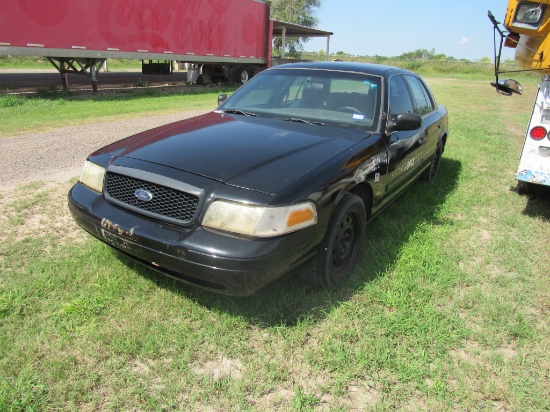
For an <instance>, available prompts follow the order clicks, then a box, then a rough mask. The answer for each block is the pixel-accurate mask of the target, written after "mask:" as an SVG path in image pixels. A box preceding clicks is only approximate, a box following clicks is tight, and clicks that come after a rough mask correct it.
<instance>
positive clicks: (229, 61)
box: [0, 0, 332, 89]
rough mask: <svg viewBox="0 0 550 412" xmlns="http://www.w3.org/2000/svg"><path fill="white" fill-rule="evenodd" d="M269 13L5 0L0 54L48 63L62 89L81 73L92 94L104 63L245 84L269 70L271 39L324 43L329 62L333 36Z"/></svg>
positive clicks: (230, 6) (153, 0)
mask: <svg viewBox="0 0 550 412" xmlns="http://www.w3.org/2000/svg"><path fill="white" fill-rule="evenodd" d="M269 9H270V6H269V2H268V1H264V0H96V1H80V0H77V1H75V0H3V1H2V7H1V8H0V54H1V55H19V56H44V57H47V58H48V59H49V60H50V62H51V63H52V64H53V65H54V66H55V67H56V68H57V69H58V70H59V72H60V73H61V74H62V79H63V80H64V86H66V73H79V74H88V75H90V76H91V77H92V83H93V85H94V89H96V88H97V78H96V75H97V72H98V71H99V69H100V67H101V66H102V65H103V63H104V62H105V59H108V58H118V59H136V60H142V62H144V64H143V68H144V73H152V72H155V73H159V72H163V71H164V72H171V67H172V62H173V61H177V62H186V63H191V64H192V65H193V66H192V69H194V70H199V71H200V75H201V79H202V80H204V81H208V80H210V79H212V78H213V79H216V78H224V79H230V80H232V81H234V82H241V83H244V82H246V81H247V80H248V78H249V77H250V76H253V75H254V74H256V73H257V72H259V71H261V70H262V69H264V68H267V67H269V66H270V65H271V64H272V61H271V58H272V56H271V46H272V39H273V36H280V37H282V38H283V41H284V39H285V37H289V36H297V37H326V38H327V53H326V55H327V56H328V54H329V53H328V52H329V50H328V47H329V40H330V36H331V35H332V33H330V32H326V31H321V30H317V29H313V28H309V27H303V26H298V25H294V24H287V23H282V22H277V21H274V20H270V18H269ZM283 49H284V48H283ZM155 60H156V61H159V62H158V63H153V61H155ZM146 62H148V63H146ZM195 73H196V72H195Z"/></svg>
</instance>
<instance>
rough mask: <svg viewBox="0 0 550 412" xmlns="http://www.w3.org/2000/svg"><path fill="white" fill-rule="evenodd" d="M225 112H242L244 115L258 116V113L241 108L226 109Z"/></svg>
mask: <svg viewBox="0 0 550 412" xmlns="http://www.w3.org/2000/svg"><path fill="white" fill-rule="evenodd" d="M223 112H224V113H229V114H242V115H243V116H252V117H258V115H257V114H256V113H251V112H246V111H244V110H240V109H224V110H223Z"/></svg>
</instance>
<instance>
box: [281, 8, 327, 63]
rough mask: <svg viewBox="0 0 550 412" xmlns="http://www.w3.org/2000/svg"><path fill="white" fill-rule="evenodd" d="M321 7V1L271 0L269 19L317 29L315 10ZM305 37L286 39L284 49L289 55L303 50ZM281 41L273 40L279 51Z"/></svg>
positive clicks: (317, 20) (306, 39)
mask: <svg viewBox="0 0 550 412" xmlns="http://www.w3.org/2000/svg"><path fill="white" fill-rule="evenodd" d="M320 7H321V0H272V2H271V18H272V19H274V20H279V21H282V22H285V23H294V24H299V25H301V26H306V27H317V23H318V22H319V19H318V18H317V9H319V8H320ZM308 40H309V39H308V38H307V37H300V38H287V39H286V48H287V50H288V51H289V52H290V53H297V52H300V51H302V50H303V49H304V45H303V44H304V43H305V42H307V41H308ZM281 46H282V39H280V38H276V39H275V47H276V48H278V49H280V48H281Z"/></svg>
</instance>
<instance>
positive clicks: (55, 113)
mask: <svg viewBox="0 0 550 412" xmlns="http://www.w3.org/2000/svg"><path fill="white" fill-rule="evenodd" d="M233 90H235V88H234V87H222V88H218V89H212V88H208V89H205V90H189V91H183V92H175V93H166V92H163V91H160V90H156V89H148V88H146V89H138V90H127V91H126V92H124V93H119V94H116V95H100V96H88V97H83V96H81V95H78V94H71V93H70V92H67V91H62V90H58V89H56V88H53V89H52V88H44V89H42V91H41V93H39V97H31V98H29V97H21V96H15V95H1V94H0V117H1V118H2V119H3V121H2V122H0V138H2V137H6V136H14V135H17V134H24V133H34V132H39V131H43V130H48V129H53V128H57V127H64V126H73V125H79V124H89V123H93V122H97V121H101V122H106V121H111V120H120V119H123V118H124V119H127V118H132V117H137V116H143V115H160V114H168V113H177V112H180V111H186V110H207V109H214V108H215V107H216V106H217V98H218V95H219V94H220V93H229V92H232V91H233Z"/></svg>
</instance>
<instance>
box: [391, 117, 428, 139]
mask: <svg viewBox="0 0 550 412" xmlns="http://www.w3.org/2000/svg"><path fill="white" fill-rule="evenodd" d="M420 127H422V117H420V116H419V115H417V114H416V113H399V114H397V115H395V119H394V120H389V121H388V124H387V126H386V133H388V134H390V133H393V132H396V131H398V130H416V129H420Z"/></svg>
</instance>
